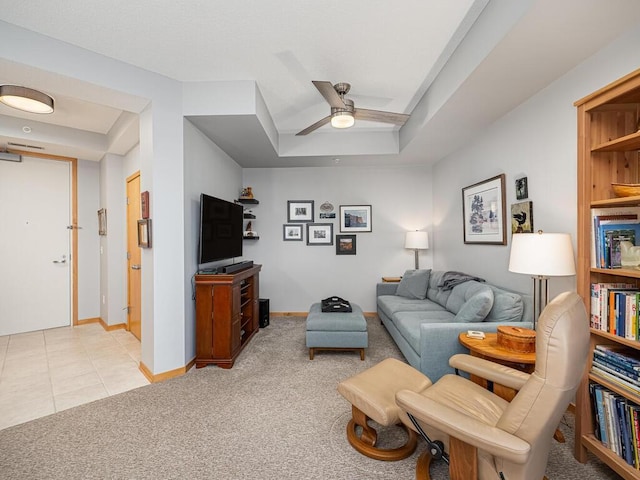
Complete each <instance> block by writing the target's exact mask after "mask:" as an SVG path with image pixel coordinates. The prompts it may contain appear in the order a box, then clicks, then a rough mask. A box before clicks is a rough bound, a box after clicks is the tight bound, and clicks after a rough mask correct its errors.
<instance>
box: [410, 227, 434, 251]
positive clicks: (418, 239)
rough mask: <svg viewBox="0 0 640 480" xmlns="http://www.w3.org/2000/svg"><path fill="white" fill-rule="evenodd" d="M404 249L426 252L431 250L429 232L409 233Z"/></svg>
mask: <svg viewBox="0 0 640 480" xmlns="http://www.w3.org/2000/svg"><path fill="white" fill-rule="evenodd" d="M404 248H412V249H414V250H426V249H427V248H429V237H428V236H427V232H418V231H415V232H407V235H406V237H405V239H404Z"/></svg>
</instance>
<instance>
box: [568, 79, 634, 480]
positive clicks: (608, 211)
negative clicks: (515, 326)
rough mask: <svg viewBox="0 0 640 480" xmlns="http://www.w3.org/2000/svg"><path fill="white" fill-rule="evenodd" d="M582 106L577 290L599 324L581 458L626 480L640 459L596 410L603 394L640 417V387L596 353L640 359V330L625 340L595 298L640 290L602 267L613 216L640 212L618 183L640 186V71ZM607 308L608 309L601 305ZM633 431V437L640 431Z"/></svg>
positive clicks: (585, 397)
mask: <svg viewBox="0 0 640 480" xmlns="http://www.w3.org/2000/svg"><path fill="white" fill-rule="evenodd" d="M575 106H576V107H577V113H578V231H577V236H578V239H577V241H578V262H577V285H576V286H577V291H578V293H579V294H580V296H581V297H582V299H583V301H584V304H585V307H586V308H587V312H588V314H589V318H590V326H591V340H590V350H589V352H590V354H589V359H588V365H587V371H586V372H585V376H584V377H583V380H582V382H581V384H580V387H579V389H578V392H577V393H576V422H575V425H576V427H575V434H576V438H575V457H576V459H577V460H578V461H580V462H583V463H584V462H586V461H587V456H588V453H592V454H593V455H595V456H596V457H597V458H599V459H600V460H601V461H602V462H604V463H605V464H607V465H608V466H609V467H610V468H611V469H612V470H614V471H615V472H616V473H617V474H618V475H620V476H621V477H622V478H624V479H640V470H638V467H639V466H638V465H634V463H637V461H636V460H635V459H633V458H629V457H627V458H626V459H625V458H624V456H623V455H621V454H619V453H616V452H615V448H613V447H612V445H611V444H610V443H609V442H608V441H605V438H606V435H605V437H603V434H606V430H604V431H603V430H602V429H603V428H606V426H603V424H602V423H600V422H598V420H599V418H600V415H599V411H598V407H596V408H594V403H593V400H594V399H597V396H598V395H607V396H609V398H617V399H619V401H620V402H623V403H624V404H628V405H630V408H631V409H636V408H637V409H638V412H640V387H638V390H635V389H634V388H627V387H625V386H623V383H621V382H619V381H618V378H622V377H618V376H613V377H607V376H606V375H603V374H601V373H600V372H601V371H602V370H601V369H599V365H598V364H599V361H598V356H599V355H598V352H595V351H596V350H600V349H603V348H604V349H607V346H612V347H613V348H618V349H619V348H626V349H627V353H629V358H631V357H637V358H640V341H638V340H637V338H638V335H637V333H638V332H637V330H636V333H635V334H634V335H635V338H633V337H634V335H631V337H632V338H625V337H624V336H620V335H618V333H620V332H613V331H612V330H611V324H607V323H606V321H605V319H603V312H605V310H607V308H608V307H607V306H606V305H607V304H606V303H605V302H604V300H603V303H601V304H600V303H595V304H594V309H593V312H592V311H591V308H592V303H591V302H592V293H593V294H594V298H595V299H598V298H600V299H604V298H608V295H607V296H604V295H602V294H596V293H597V292H598V289H601V288H602V289H607V288H610V287H607V286H606V285H608V284H627V285H629V286H630V287H629V288H632V289H636V290H640V269H636V268H634V267H633V266H631V267H630V266H628V265H627V266H625V267H623V268H602V263H601V260H600V256H599V253H598V248H600V249H603V248H604V251H609V252H611V251H612V250H607V248H608V246H607V245H606V244H605V246H604V247H603V246H602V241H601V240H600V238H601V237H600V235H598V234H597V232H598V231H599V227H598V225H599V220H600V219H601V218H602V219H604V218H606V217H609V219H610V220H611V223H615V220H613V218H615V217H616V216H617V215H628V216H629V218H631V219H632V220H631V222H633V214H632V212H633V209H635V210H636V211H637V207H638V206H640V196H638V195H634V196H629V197H617V196H616V195H615V194H614V191H613V186H612V182H620V183H625V184H637V183H640V154H639V152H638V149H640V129H639V127H640V70H636V71H634V72H632V73H630V74H629V75H627V76H625V77H623V78H621V79H619V80H617V81H615V82H613V83H611V84H609V85H607V86H605V87H603V88H601V89H600V90H598V91H596V92H594V93H592V94H591V95H588V96H587V97H585V98H583V99H581V100H578V101H577V102H575ZM597 242H600V243H597ZM639 243H640V238H635V244H639ZM612 258H613V257H612ZM602 285H605V286H604V287H603V286H602ZM592 288H593V292H592ZM604 291H605V292H608V290H604ZM599 305H602V307H601V308H598V306H599ZM603 327H604V329H603ZM627 333H629V332H627ZM619 373H621V374H622V373H623V372H619ZM597 392H599V393H597ZM602 392H606V394H605V393H602ZM598 405H602V402H600V403H599V404H598ZM629 429H633V427H632V426H630V427H629ZM629 433H631V434H632V436H633V435H636V434H637V433H639V432H635V431H630V432H629ZM636 449H637V447H635V448H634V450H636ZM636 458H637V457H636Z"/></svg>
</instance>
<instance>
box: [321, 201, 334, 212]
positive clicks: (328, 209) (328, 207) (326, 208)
mask: <svg viewBox="0 0 640 480" xmlns="http://www.w3.org/2000/svg"><path fill="white" fill-rule="evenodd" d="M320 211H321V212H323V213H329V212H333V205H332V204H331V203H329V202H324V203H323V204H322V205H320Z"/></svg>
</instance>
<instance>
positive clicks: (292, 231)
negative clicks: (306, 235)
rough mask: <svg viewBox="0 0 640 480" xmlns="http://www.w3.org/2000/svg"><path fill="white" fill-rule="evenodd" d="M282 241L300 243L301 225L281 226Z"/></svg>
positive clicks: (286, 224)
mask: <svg viewBox="0 0 640 480" xmlns="http://www.w3.org/2000/svg"><path fill="white" fill-rule="evenodd" d="M282 240H284V241H285V242H298V241H300V242H301V241H302V225H300V224H297V225H296V224H288V223H285V224H284V225H282Z"/></svg>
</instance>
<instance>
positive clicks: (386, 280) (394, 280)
mask: <svg viewBox="0 0 640 480" xmlns="http://www.w3.org/2000/svg"><path fill="white" fill-rule="evenodd" d="M400 280H402V277H382V281H383V282H384V283H398V282H400Z"/></svg>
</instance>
